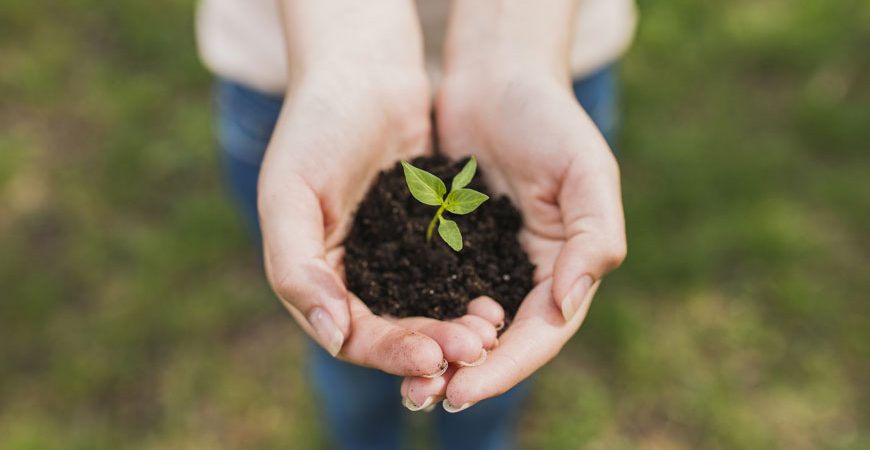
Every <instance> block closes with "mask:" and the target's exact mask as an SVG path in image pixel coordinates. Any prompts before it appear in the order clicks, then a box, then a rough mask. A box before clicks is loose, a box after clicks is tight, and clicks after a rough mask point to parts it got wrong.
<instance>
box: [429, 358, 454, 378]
mask: <svg viewBox="0 0 870 450" xmlns="http://www.w3.org/2000/svg"><path fill="white" fill-rule="evenodd" d="M447 366H448V363H447V360H446V359H442V360H441V365H440V366H439V368H438V371H437V372H435V373H433V374H430V375H423V378H438V377H440V376H441V375H444V372H447Z"/></svg>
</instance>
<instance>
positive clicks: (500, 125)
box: [438, 80, 624, 403]
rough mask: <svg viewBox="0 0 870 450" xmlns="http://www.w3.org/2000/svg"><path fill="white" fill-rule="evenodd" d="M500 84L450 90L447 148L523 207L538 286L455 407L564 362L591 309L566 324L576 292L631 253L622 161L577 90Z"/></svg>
mask: <svg viewBox="0 0 870 450" xmlns="http://www.w3.org/2000/svg"><path fill="white" fill-rule="evenodd" d="M492 84H493V85H494V86H492V87H490V86H488V87H486V88H484V89H473V90H466V89H467V86H461V85H460V86H457V85H451V84H450V83H449V81H448V82H447V83H446V85H445V88H444V89H443V90H442V92H441V96H440V98H439V104H438V108H439V110H438V124H439V132H440V138H441V142H442V151H444V152H445V153H446V154H448V155H449V156H452V157H461V156H465V155H467V154H471V153H473V154H475V155H476V156H477V158H478V159H479V160H480V164H481V168H482V170H483V172H484V174H485V177H486V179H487V181H488V182H489V183H490V185H491V187H492V189H493V190H494V191H496V192H498V193H503V194H506V195H508V196H509V197H510V198H511V199H512V200H513V201H514V202H515V203H516V205H517V207H518V208H519V209H520V211H521V213H522V215H523V220H524V227H523V229H522V231H521V233H520V237H519V238H520V241H521V243H522V244H523V247H524V248H525V249H526V251H527V252H528V254H529V257H530V258H531V260H532V262H533V263H534V264H535V265H536V267H537V268H536V271H535V277H534V281H535V287H534V289H533V290H532V291H531V292H530V293H529V295H528V296H527V297H526V299H525V300H524V301H523V304H522V305H521V307H520V309H519V311H518V312H517V315H516V317H515V319H514V322H513V324H512V325H511V327H510V328H509V329H508V330H507V331H506V332H505V333H504V334H503V336H502V337H501V338H500V342H501V344H500V346H499V348H498V349H496V350H495V351H494V352H493V353H492V355H491V358H490V361H489V362H488V363H487V364H485V365H484V366H481V367H475V368H465V369H461V370H460V371H459V372H457V373H456V375H455V376H454V378H453V379H452V380H451V381H450V384H449V386H448V388H447V393H448V397H449V398H451V401H452V402H454V403H456V402H459V403H465V402H467V401H478V400H480V399H483V398H486V397H490V396H493V395H496V394H498V393H501V392H504V391H506V390H507V389H509V388H511V387H512V386H513V385H515V384H516V383H518V382H519V381H521V380H522V379H524V378H526V377H527V376H529V375H530V374H531V373H532V372H534V371H535V370H537V368H539V367H540V366H541V365H543V364H544V363H546V362H547V361H548V360H549V359H551V358H552V357H553V356H555V355H556V354H557V353H558V351H559V350H560V349H561V347H562V346H563V345H564V344H565V342H566V341H567V340H568V339H569V338H570V336H571V335H573V333H574V332H576V330H577V328H579V326H580V324H581V323H582V321H583V317H584V316H585V310H586V308H588V302H587V303H585V304H582V305H580V307H579V308H578V311H579V313H578V314H576V315H574V316H573V318H571V320H568V321H567V322H566V320H565V319H564V318H563V314H562V310H561V307H560V306H561V303H562V301H563V299H565V298H567V297H568V294H569V293H570V292H572V291H571V288H572V285H574V283H576V281H577V279H578V278H579V277H580V276H581V275H583V274H592V275H594V277H595V278H596V279H597V278H599V277H600V276H601V275H603V274H604V273H605V272H607V271H608V270H610V269H612V268H613V267H615V266H616V265H618V264H619V262H621V259H622V253H624V250H623V249H622V248H623V247H624V234H623V233H624V232H623V223H622V206H621V201H620V194H619V182H618V179H619V178H618V171H617V168H616V165H615V161H614V160H613V157H612V154H611V152H610V150H609V147H608V146H607V144H606V143H605V141H604V139H603V138H602V137H601V135H600V133H599V132H598V131H597V129H596V128H595V126H594V124H593V123H592V122H591V120H590V119H589V118H588V116H586V114H585V112H583V110H582V109H581V108H580V106H579V105H578V104H577V102H576V100H575V99H574V97H573V95H572V93H571V92H570V90H568V89H567V88H566V87H563V86H561V85H558V84H556V83H552V82H546V81H543V82H532V81H529V82H526V81H519V82H518V81H517V80H512V81H511V82H509V83H504V84H502V87H501V88H500V87H499V83H497V82H496V83H492ZM596 287H597V284H596V285H594V286H593V287H592V289H591V290H590V292H594V289H595V288H596ZM590 295H591V294H590Z"/></svg>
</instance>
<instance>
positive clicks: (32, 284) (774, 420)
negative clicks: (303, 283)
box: [0, 0, 870, 450]
mask: <svg viewBox="0 0 870 450" xmlns="http://www.w3.org/2000/svg"><path fill="white" fill-rule="evenodd" d="M868 5H870V3H868V2H866V1H862V0H851V1H850V0H838V1H835V0H734V1H730V2H713V1H698V0H657V1H653V0H648V1H642V2H641V3H640V7H641V12H642V23H641V26H640V29H639V34H638V37H637V42H636V45H635V46H634V47H633V49H632V51H631V52H630V54H629V55H628V56H627V57H626V58H625V60H624V63H623V64H622V66H621V67H622V73H623V79H624V89H625V90H624V98H623V103H624V107H625V115H624V133H623V138H622V145H621V163H622V167H623V174H624V191H625V210H626V215H627V220H628V238H629V248H630V251H629V254H630V255H629V259H628V260H627V261H626V263H625V265H624V266H623V268H621V269H620V270H619V271H618V272H617V273H615V274H613V275H612V276H610V277H609V278H608V279H607V283H605V285H604V287H603V288H602V290H601V291H600V294H599V295H598V298H597V299H596V302H595V304H594V305H593V308H592V310H591V313H590V315H589V317H588V319H587V323H586V325H585V326H584V328H583V329H582V330H581V331H580V333H579V334H578V335H577V337H576V338H575V339H574V340H573V341H572V343H571V344H570V345H569V346H568V347H567V348H566V349H565V350H564V351H563V352H562V354H561V355H560V357H559V358H558V359H557V360H556V361H554V362H553V363H552V364H550V365H549V366H547V368H545V369H544V370H543V371H542V372H541V376H540V377H539V382H538V383H537V385H536V388H535V393H534V397H533V401H532V403H531V405H530V406H529V408H528V409H527V411H526V413H527V414H526V416H525V419H524V420H523V423H522V427H521V437H522V442H523V447H524V448H529V449H579V448H588V449H772V448H782V449H797V450H800V449H867V448H870V430H868V418H870V412H868V406H867V405H868V404H870V395H868V387H867V386H868V381H870V362H868V361H870V334H868V329H870V320H868V318H870V305H868V300H870V295H868V292H870V270H868V269H870V256H868V255H870V248H868V247H870V246H868V238H867V232H868V231H870V152H868V151H870V77H868V71H870V6H868ZM193 11H194V2H193V1H192V0H163V1H147V0H123V1H113V2H106V1H100V0H73V1H64V2H58V1H49V0H29V1H15V0H11V1H9V0H7V1H3V2H0V448H2V449H9V450H23V449H73V450H74V449H88V450H90V449H118V448H125V449H158V448H159V449H210V448H237V449H271V448H275V449H277V448H298V449H317V448H324V447H325V446H326V438H325V437H324V436H325V435H326V433H327V431H326V430H325V429H324V428H323V427H322V426H321V424H320V423H319V422H318V420H317V417H316V415H315V414H312V412H311V411H312V408H315V407H316V405H315V403H314V400H313V399H312V398H311V396H310V394H309V393H308V391H307V385H306V380H305V378H306V372H305V370H304V365H303V364H302V362H301V361H302V356H303V353H304V349H305V346H304V341H303V340H302V338H301V335H300V333H299V332H298V331H297V330H296V328H295V326H294V325H292V321H291V320H290V319H289V317H288V316H287V315H286V314H285V313H284V311H283V310H282V309H281V307H280V306H279V304H278V303H277V302H276V301H274V300H273V298H272V296H271V295H270V293H269V291H268V289H267V287H266V286H265V284H264V282H263V280H262V277H261V275H260V273H259V268H258V262H257V255H256V252H255V250H254V248H253V247H252V246H251V244H250V243H249V242H248V240H247V237H246V235H245V231H244V227H243V225H242V223H241V222H240V220H239V218H238V217H237V216H236V215H235V213H234V211H233V210H232V207H231V206H230V205H229V204H228V202H227V200H226V199H225V197H224V193H223V191H222V186H221V178H220V173H219V165H218V160H217V157H216V152H215V150H214V144H213V137H212V136H213V127H212V114H211V113H212V111H211V104H210V94H211V92H210V89H211V78H210V76H209V74H207V73H206V72H205V70H204V69H202V68H201V67H200V65H199V62H198V61H197V57H196V52H195V47H194V41H193V32H192V20H193V19H192V17H193ZM396 401H397V402H398V401H399V398H398V396H397V399H396Z"/></svg>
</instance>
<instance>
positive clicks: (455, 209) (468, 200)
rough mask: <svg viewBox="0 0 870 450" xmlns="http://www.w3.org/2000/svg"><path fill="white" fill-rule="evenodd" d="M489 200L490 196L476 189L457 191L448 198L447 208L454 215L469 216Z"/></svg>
mask: <svg viewBox="0 0 870 450" xmlns="http://www.w3.org/2000/svg"><path fill="white" fill-rule="evenodd" d="M487 200H489V196H488V195H486V194H484V193H482V192H477V191H475V190H474V189H457V190H454V191H452V192H451V193H450V195H448V196H447V202H446V203H445V206H446V209H447V210H448V211H450V212H452V213H453V214H468V213H470V212H472V211H474V210H475V209H477V207H478V206H480V205H481V204H482V203H483V202H485V201H487Z"/></svg>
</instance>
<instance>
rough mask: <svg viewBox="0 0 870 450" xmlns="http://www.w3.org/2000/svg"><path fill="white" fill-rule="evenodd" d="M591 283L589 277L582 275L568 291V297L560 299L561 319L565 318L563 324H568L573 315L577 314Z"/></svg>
mask: <svg viewBox="0 0 870 450" xmlns="http://www.w3.org/2000/svg"><path fill="white" fill-rule="evenodd" d="M592 283H593V281H592V277H591V276H589V275H583V276H581V277H580V278H579V279H578V280H577V281H575V282H574V285H573V286H571V289H570V290H568V295H566V296H565V298H563V299H562V317H564V318H565V322H570V321H571V319H572V318H573V317H574V315H575V314H577V310H578V309H579V308H580V305H581V304H582V302H583V300H584V299H585V298H586V293H587V292H589V288H590V287H591V286H592Z"/></svg>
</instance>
